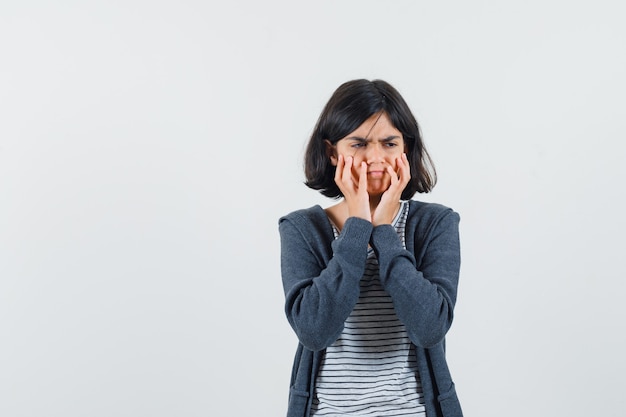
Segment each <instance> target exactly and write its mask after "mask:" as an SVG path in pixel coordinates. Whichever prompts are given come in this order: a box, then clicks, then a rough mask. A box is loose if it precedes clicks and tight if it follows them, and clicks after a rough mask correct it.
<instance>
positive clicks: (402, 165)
mask: <svg viewBox="0 0 626 417" xmlns="http://www.w3.org/2000/svg"><path fill="white" fill-rule="evenodd" d="M398 174H399V176H400V182H401V183H403V184H405V185H406V184H408V183H409V180H410V179H411V167H410V166H409V158H408V157H407V155H406V153H403V154H402V156H401V157H400V158H398Z"/></svg>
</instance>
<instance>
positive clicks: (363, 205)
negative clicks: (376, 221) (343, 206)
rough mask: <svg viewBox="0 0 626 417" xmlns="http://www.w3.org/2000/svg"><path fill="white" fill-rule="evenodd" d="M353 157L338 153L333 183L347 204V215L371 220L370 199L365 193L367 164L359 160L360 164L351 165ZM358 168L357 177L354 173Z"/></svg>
mask: <svg viewBox="0 0 626 417" xmlns="http://www.w3.org/2000/svg"><path fill="white" fill-rule="evenodd" d="M353 164H354V158H352V157H351V156H346V157H344V156H343V155H341V154H340V155H339V156H338V158H337V169H336V171H335V183H336V184H337V186H338V187H339V189H340V190H341V192H342V193H343V197H344V199H345V201H346V203H347V205H348V217H360V218H362V219H365V220H367V221H371V220H372V215H371V212H370V199H369V194H368V193H367V164H366V163H365V162H361V166H360V167H357V166H353ZM353 168H354V170H358V173H359V175H358V178H357V177H356V176H355V175H354V171H353Z"/></svg>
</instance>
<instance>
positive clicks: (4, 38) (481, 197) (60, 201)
mask: <svg viewBox="0 0 626 417" xmlns="http://www.w3.org/2000/svg"><path fill="white" fill-rule="evenodd" d="M620 4H621V2H620V1H617V0H616V1H565V0H563V1H556V0H552V1H545V0H544V1H509V2H505V1H499V2H498V1H473V2H472V1H440V2H435V1H430V2H426V1H387V2H383V1H315V2H307V3H304V2H302V3H301V2H295V1H286V0H285V1H276V0H271V1H240V2H223V3H216V2H215V3H213V2H207V1H191V0H178V1H147V0H146V1H139V0H126V1H122V0H119V1H91V2H81V1H70V0H59V1H56V2H54V1H49V2H44V1H39V2H37V1H17V0H6V1H3V2H2V4H1V5H0V416H2V417H31V416H32V417H34V416H46V417H52V416H55V417H56V416H59V417H78V416H80V417H83V416H94V417H100V416H107V417H108V416H120V417H121V416H129V417H130V416H132V417H135V416H159V417H160V416H211V417H212V416H263V417H264V416H268V417H275V416H281V415H284V413H285V410H286V401H287V391H288V382H289V373H290V370H291V361H292V358H293V354H294V352H295V348H296V339H295V336H294V335H293V333H292V331H291V329H290V328H289V326H288V324H287V321H286V319H285V317H284V313H283V293H282V287H281V282H280V272H279V253H280V248H279V241H278V229H277V220H278V217H279V216H281V215H282V214H286V213H287V212H289V211H291V210H294V209H297V208H302V207H308V206H310V205H312V204H321V205H322V206H327V205H329V204H331V203H332V201H330V200H327V199H325V198H324V197H322V196H321V195H319V194H318V193H316V192H315V191H313V190H309V189H308V188H306V187H305V186H304V185H303V184H302V181H303V174H302V170H301V165H302V154H303V150H304V145H305V143H306V140H307V139H308V135H309V134H310V132H311V130H312V128H313V125H314V124H315V121H316V119H317V117H318V115H319V113H320V111H321V109H322V106H323V105H324V104H325V102H326V100H327V99H328V98H329V97H330V95H331V93H332V92H333V91H334V89H335V88H336V87H337V86H338V85H339V84H341V83H342V82H344V81H347V80H350V79H354V78H368V79H373V78H382V79H385V80H387V81H389V82H391V83H392V84H393V85H394V86H396V87H397V88H398V90H399V91H400V92H401V93H402V94H403V95H404V97H405V98H406V100H407V101H408V102H409V105H410V106H411V107H412V109H413V110H414V113H415V114H416V116H417V118H418V120H419V121H420V123H421V125H422V129H423V133H424V137H425V141H426V145H427V147H428V149H429V150H430V152H431V154H432V156H433V158H434V161H435V164H436V167H437V168H438V172H439V184H438V185H437V187H436V188H435V191H434V192H433V193H431V194H429V195H426V196H419V195H418V196H416V198H417V199H420V198H421V199H424V200H427V201H436V202H439V203H442V204H445V205H448V206H450V207H452V208H454V209H455V210H456V211H458V212H459V213H460V214H461V218H462V222H461V239H462V256H463V265H462V271H461V281H460V287H459V299H458V303H457V309H456V319H455V323H454V325H453V327H452V330H451V331H450V333H449V337H448V348H449V350H448V357H449V362H450V366H451V368H452V372H453V376H454V378H455V381H456V384H457V389H458V393H459V396H460V399H461V402H462V404H463V407H464V411H465V414H466V416H468V417H472V416H476V417H502V416H507V417H516V416H581V417H582V416H603V417H607V416H623V415H624V409H625V408H626V400H625V398H626V397H625V396H624V391H625V388H626V385H625V384H624V382H623V381H624V374H625V373H626V360H625V359H624V352H625V351H626V340H625V331H624V330H625V329H624V327H625V325H624V322H625V319H626V308H625V307H624V302H623V298H624V297H623V293H624V290H625V289H626V286H625V284H624V282H625V280H626V273H625V268H624V247H625V245H624V235H625V233H626V225H625V222H624V212H625V211H626V203H625V202H624V194H625V193H624V185H623V183H624V182H625V180H626V169H625V168H624V160H625V157H626V152H625V145H624V142H625V139H626V137H625V132H626V100H625V97H626V81H625V79H626V77H625V75H626V29H625V25H624V22H623V18H624V13H623V11H622V10H621V8H620Z"/></svg>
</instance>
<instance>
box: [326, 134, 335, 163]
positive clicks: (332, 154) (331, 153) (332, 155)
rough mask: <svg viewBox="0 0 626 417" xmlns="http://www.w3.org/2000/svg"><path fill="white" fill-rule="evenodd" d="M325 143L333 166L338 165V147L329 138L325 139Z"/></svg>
mask: <svg viewBox="0 0 626 417" xmlns="http://www.w3.org/2000/svg"><path fill="white" fill-rule="evenodd" d="M324 145H326V156H328V158H329V159H330V163H331V164H332V165H333V166H335V167H336V166H337V147H336V146H335V145H333V144H332V143H330V141H329V140H328V139H324Z"/></svg>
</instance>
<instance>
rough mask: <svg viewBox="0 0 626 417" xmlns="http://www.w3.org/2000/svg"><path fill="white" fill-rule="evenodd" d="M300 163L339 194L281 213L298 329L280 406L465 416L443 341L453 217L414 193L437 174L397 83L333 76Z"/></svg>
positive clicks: (454, 246) (285, 273)
mask: <svg viewBox="0 0 626 417" xmlns="http://www.w3.org/2000/svg"><path fill="white" fill-rule="evenodd" d="M305 175H306V182H305V184H306V185H307V186H309V187H310V188H312V189H315V190H319V191H320V192H321V193H322V194H323V195H325V196H327V197H330V198H334V199H339V202H338V203H337V204H335V205H332V206H330V207H328V208H326V209H322V208H321V207H320V206H318V205H317V206H314V207H311V208H308V209H303V210H298V211H295V212H292V213H290V214H288V215H286V216H284V217H282V218H281V219H280V220H279V232H280V238H281V272H282V281H283V286H284V290H285V298H286V302H285V312H286V315H287V319H288V321H289V323H290V324H291V326H292V328H293V330H294V331H295V333H296V335H297V337H298V340H299V345H298V349H297V351H296V355H295V360H294V365H293V370H292V375H291V386H290V393H289V403H288V412H287V416H288V417H305V416H327V417H332V416H373V417H377V416H400V415H402V416H426V417H438V416H445V417H460V416H462V411H461V407H460V404H459V401H458V398H457V395H456V392H455V387H454V383H453V382H452V378H451V376H450V372H449V370H448V366H447V363H446V359H445V346H444V344H445V341H444V338H445V335H446V333H447V331H448V329H449V328H450V325H451V324H452V317H453V309H454V304H455V302H456V291H457V285H458V277H459V268H460V250H459V233H458V225H459V215H458V214H457V213H456V212H454V211H453V210H451V209H450V208H447V207H444V206H442V205H438V204H433V203H423V202H418V201H415V200H411V198H412V197H413V195H414V194H415V193H417V192H420V193H426V192H428V191H430V190H431V189H432V187H433V186H434V185H435V182H436V176H435V172H434V168H433V167H432V164H431V161H430V158H429V156H428V153H427V152H426V149H425V148H424V144H423V142H422V138H421V134H420V129H419V126H418V124H417V121H416V119H415V117H414V116H413V114H412V113H411V111H410V109H409V107H408V105H407V104H406V102H405V101H404V99H403V98H402V96H401V95H400V94H399V92H398V91H397V90H396V89H395V88H393V87H392V86H391V85H389V84H388V83H386V82H385V81H381V80H374V81H369V80H362V79H361V80H353V81H349V82H346V83H344V84H342V85H341V86H339V88H338V89H337V90H336V91H335V92H334V94H333V95H332V96H331V98H330V100H329V101H328V103H327V104H326V106H325V108H324V110H323V111H322V114H321V115H320V117H319V119H318V121H317V124H316V126H315V129H314V131H313V133H312V135H311V138H310V140H309V143H308V145H307V149H306V154H305Z"/></svg>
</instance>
